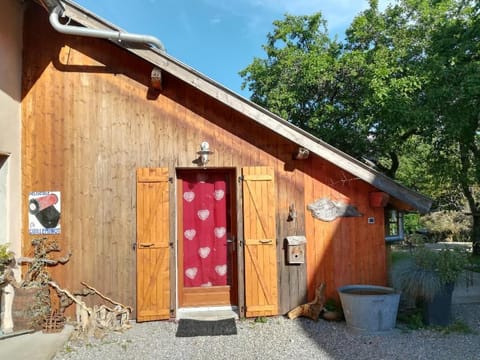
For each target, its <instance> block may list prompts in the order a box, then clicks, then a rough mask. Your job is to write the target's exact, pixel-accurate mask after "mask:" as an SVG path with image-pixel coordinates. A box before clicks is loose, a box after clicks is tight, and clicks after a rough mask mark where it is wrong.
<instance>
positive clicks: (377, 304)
mask: <svg viewBox="0 0 480 360" xmlns="http://www.w3.org/2000/svg"><path fill="white" fill-rule="evenodd" d="M338 293H339V295H340V301H341V303H342V308H343V313H344V315H345V320H346V322H347V326H348V328H349V329H350V330H352V331H354V332H356V333H363V334H382V333H388V332H390V331H391V330H393V329H394V328H395V325H396V321H397V312H398V303H399V301H400V294H399V293H396V292H395V290H394V289H393V288H389V287H384V286H375V285H347V286H343V287H341V288H339V289H338Z"/></svg>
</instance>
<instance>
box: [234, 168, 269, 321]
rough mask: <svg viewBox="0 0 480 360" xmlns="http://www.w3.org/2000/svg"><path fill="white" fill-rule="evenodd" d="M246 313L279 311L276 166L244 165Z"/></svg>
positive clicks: (261, 314)
mask: <svg viewBox="0 0 480 360" xmlns="http://www.w3.org/2000/svg"><path fill="white" fill-rule="evenodd" d="M243 221H244V241H245V305H246V316H247V317H255V316H268V315H277V314H278V289H277V255H276V248H277V244H276V243H277V241H276V227H275V187H274V181H273V169H272V168H269V167H248V168H244V169H243Z"/></svg>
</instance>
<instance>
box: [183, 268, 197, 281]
mask: <svg viewBox="0 0 480 360" xmlns="http://www.w3.org/2000/svg"><path fill="white" fill-rule="evenodd" d="M197 272H198V269H197V268H196V267H193V268H188V269H187V270H185V275H186V276H187V277H188V278H189V279H191V280H193V279H195V276H197Z"/></svg>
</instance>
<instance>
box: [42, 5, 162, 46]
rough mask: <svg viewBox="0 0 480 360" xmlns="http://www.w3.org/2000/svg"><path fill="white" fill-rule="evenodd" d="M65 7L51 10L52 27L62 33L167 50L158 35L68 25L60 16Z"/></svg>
mask: <svg viewBox="0 0 480 360" xmlns="http://www.w3.org/2000/svg"><path fill="white" fill-rule="evenodd" d="M63 14H64V9H63V7H61V6H57V7H55V9H53V10H52V11H51V12H50V16H49V20H50V24H51V25H52V27H53V28H54V29H55V30H56V31H58V32H59V33H62V34H67V35H78V36H86V37H94V38H99V39H107V40H111V41H115V42H118V43H125V42H127V43H128V42H130V43H141V44H147V45H150V46H154V47H156V48H158V49H159V50H160V51H161V52H165V47H164V46H163V44H162V42H161V41H160V40H158V39H157V38H156V37H154V36H151V35H142V34H131V33H127V32H122V31H116V30H99V29H90V28H86V27H81V26H74V25H68V23H67V24H66V25H64V24H62V23H60V16H63Z"/></svg>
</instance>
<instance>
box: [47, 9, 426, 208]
mask: <svg viewBox="0 0 480 360" xmlns="http://www.w3.org/2000/svg"><path fill="white" fill-rule="evenodd" d="M39 1H40V2H41V3H42V5H43V6H44V7H46V8H47V9H49V10H53V9H54V8H55V7H56V6H58V5H59V4H61V5H62V6H63V8H64V9H65V13H64V15H65V16H67V17H69V18H71V19H72V20H74V21H75V22H77V23H79V24H81V25H83V26H85V27H86V28H89V29H98V30H112V31H120V32H124V31H123V30H122V29H121V28H119V27H117V26H115V25H113V24H111V23H109V22H107V21H106V20H104V19H102V18H100V17H99V16H97V15H95V14H93V13H91V12H90V11H88V10H86V9H84V8H83V7H81V6H80V5H78V4H76V3H75V2H73V1H71V0H39ZM111 41H113V42H114V43H116V44H117V45H118V46H121V47H124V48H125V49H126V50H128V51H130V52H131V53H133V54H135V55H136V56H139V57H140V58H142V59H144V60H146V61H148V62H150V63H151V64H153V65H155V66H157V67H159V68H161V69H162V70H163V71H166V72H168V73H170V74H172V75H173V76H175V77H177V78H179V79H180V80H182V81H185V82H186V83H188V84H190V85H191V86H193V87H195V88H197V89H198V90H200V91H202V92H203V93H205V94H207V95H209V96H211V97H212V98H215V99H216V100H218V101H219V102H221V103H223V104H224V105H226V106H228V107H230V108H231V109H233V110H236V111H238V112H240V113H242V114H244V115H245V116H247V117H249V118H250V119H252V120H253V121H255V122H257V123H259V124H260V125H261V126H264V127H266V128H268V129H270V130H272V131H273V132H275V133H277V134H278V135H280V136H282V137H284V138H286V139H288V140H291V141H293V142H295V143H296V144H298V145H299V146H302V147H304V148H306V149H308V150H309V151H310V152H311V153H313V154H316V155H318V156H319V157H321V158H323V159H325V160H327V161H329V162H331V163H333V164H335V165H336V166H338V167H339V168H341V169H343V170H345V171H348V172H349V173H351V174H352V175H354V176H356V177H358V178H360V179H362V180H363V181H365V182H367V183H369V184H371V185H373V186H374V187H376V188H377V189H379V190H381V191H384V192H386V193H388V194H390V195H391V196H393V197H394V198H396V199H398V200H400V201H401V202H404V203H406V204H408V205H410V206H412V207H413V208H415V209H417V210H418V211H420V212H422V213H425V212H428V211H429V209H430V206H431V204H432V201H431V199H429V198H427V197H425V196H424V195H422V194H419V193H417V192H415V191H413V190H411V189H409V188H407V187H405V186H403V185H401V184H399V183H397V182H395V181H394V180H393V179H391V178H389V177H388V176H386V175H384V174H382V173H380V172H378V171H376V170H375V169H373V168H371V167H369V166H368V165H366V164H364V163H363V162H361V161H359V160H357V159H355V158H353V157H351V156H350V155H348V154H346V153H344V152H342V151H340V150H339V149H337V148H335V147H333V146H331V145H329V144H327V143H326V142H324V141H322V140H320V139H318V138H317V137H315V136H313V135H311V134H309V133H307V132H306V131H304V130H302V129H300V128H299V127H297V126H295V125H292V124H291V123H289V122H288V121H286V120H285V119H282V118H281V117H279V116H277V115H275V114H273V113H272V112H270V111H268V110H266V109H264V108H262V107H261V106H259V105H257V104H255V103H253V102H252V101H250V100H248V99H246V98H244V97H242V96H240V95H238V94H236V93H235V92H233V91H231V90H229V89H228V88H226V87H224V86H223V85H221V84H219V83H217V82H216V81H214V80H212V79H210V78H209V77H207V76H205V75H204V74H201V73H200V72H198V71H196V70H195V69H193V68H191V67H189V66H188V65H186V64H184V63H182V62H180V61H179V60H177V59H175V58H174V57H172V56H170V55H169V54H167V53H166V52H164V51H161V50H159V49H155V48H150V47H148V46H146V45H145V46H135V47H130V46H129V44H128V43H125V42H120V43H119V42H117V41H114V40H111Z"/></svg>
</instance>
